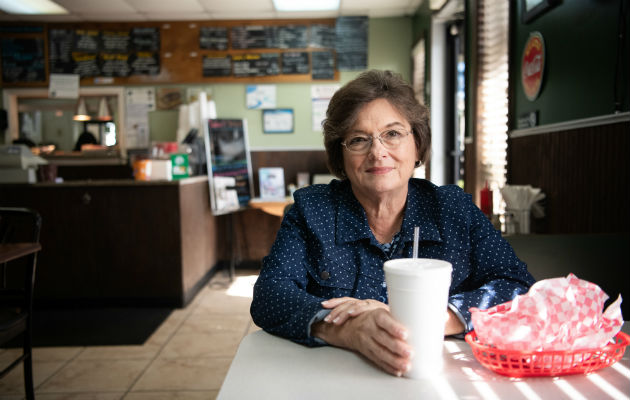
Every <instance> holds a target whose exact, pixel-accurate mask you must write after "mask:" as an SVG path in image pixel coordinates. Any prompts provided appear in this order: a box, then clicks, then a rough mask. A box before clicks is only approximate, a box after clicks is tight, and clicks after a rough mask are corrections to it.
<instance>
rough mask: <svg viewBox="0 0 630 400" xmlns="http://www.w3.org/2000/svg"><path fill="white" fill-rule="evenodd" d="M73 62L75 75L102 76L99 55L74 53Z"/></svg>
mask: <svg viewBox="0 0 630 400" xmlns="http://www.w3.org/2000/svg"><path fill="white" fill-rule="evenodd" d="M72 61H73V63H74V71H73V73H75V74H79V75H80V76H81V77H84V76H96V75H100V73H101V70H100V68H99V67H98V53H81V52H78V51H73V52H72Z"/></svg>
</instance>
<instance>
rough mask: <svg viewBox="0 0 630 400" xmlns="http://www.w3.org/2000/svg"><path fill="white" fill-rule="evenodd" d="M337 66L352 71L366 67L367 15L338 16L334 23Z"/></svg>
mask: <svg viewBox="0 0 630 400" xmlns="http://www.w3.org/2000/svg"><path fill="white" fill-rule="evenodd" d="M335 34H336V39H335V48H336V50H337V66H338V67H339V69H340V70H346V71H352V70H358V69H366V68H367V39H368V18H367V17H339V18H337V24H336V25H335Z"/></svg>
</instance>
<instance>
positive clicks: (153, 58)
mask: <svg viewBox="0 0 630 400" xmlns="http://www.w3.org/2000/svg"><path fill="white" fill-rule="evenodd" d="M129 65H130V67H131V73H132V74H134V75H157V74H159V73H160V54H159V53H156V52H152V51H138V52H135V53H133V54H131V55H130V56H129Z"/></svg>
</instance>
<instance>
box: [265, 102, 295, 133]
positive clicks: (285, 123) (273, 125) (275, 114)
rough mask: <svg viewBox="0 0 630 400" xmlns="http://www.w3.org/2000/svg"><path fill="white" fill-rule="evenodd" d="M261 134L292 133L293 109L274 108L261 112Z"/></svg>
mask: <svg viewBox="0 0 630 400" xmlns="http://www.w3.org/2000/svg"><path fill="white" fill-rule="evenodd" d="M263 132H265V133H292V132H293V109H292V108H275V109H271V110H263Z"/></svg>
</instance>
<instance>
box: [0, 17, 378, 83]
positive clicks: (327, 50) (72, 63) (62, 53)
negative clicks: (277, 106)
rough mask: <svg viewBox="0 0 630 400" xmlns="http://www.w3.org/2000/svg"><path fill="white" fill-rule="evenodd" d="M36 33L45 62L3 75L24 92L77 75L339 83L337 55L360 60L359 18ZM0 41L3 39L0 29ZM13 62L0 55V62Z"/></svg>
mask: <svg viewBox="0 0 630 400" xmlns="http://www.w3.org/2000/svg"><path fill="white" fill-rule="evenodd" d="M16 25H17V24H16ZM39 27H40V31H39V33H37V34H36V35H37V39H38V41H35V42H34V43H40V44H42V45H43V54H44V56H43V57H44V60H45V59H46V57H47V59H48V62H45V61H44V63H43V64H44V68H43V69H39V70H38V72H37V71H36V72H33V71H31V73H30V75H28V74H26V73H21V74H20V73H17V72H15V73H13V75H7V74H4V73H3V74H2V77H3V82H2V83H8V84H9V85H13V86H15V85H21V84H26V85H29V83H28V82H27V80H29V79H39V80H40V81H38V82H36V83H31V84H30V85H35V86H44V85H47V84H48V74H50V73H70V74H71V73H76V74H79V75H80V76H81V85H82V86H90V85H103V84H106V85H110V84H111V85H133V84H159V83H169V84H170V83H212V82H258V83H262V82H311V81H313V80H338V79H339V72H338V66H339V67H340V66H341V65H342V64H341V63H340V62H339V61H338V59H339V57H341V56H342V54H341V53H340V52H342V51H343V52H346V53H348V54H346V55H343V59H344V60H346V61H344V63H343V65H344V66H347V65H350V66H352V67H353V68H358V67H359V66H361V65H362V60H364V61H366V60H367V19H366V18H362V19H358V20H344V21H343V24H342V27H341V28H343V29H340V28H339V27H338V26H337V20H335V19H315V20H300V19H293V20H243V21H174V22H121V23H113V22H94V23H42V24H40V26H39ZM353 29H354V30H356V32H355V31H353ZM339 34H343V35H345V36H349V37H354V36H357V37H358V39H356V38H355V39H353V40H352V41H351V42H347V41H345V40H343V42H344V43H345V45H344V46H341V45H339V43H338V42H340V40H337V39H339V37H338V35H339ZM27 35H31V36H33V35H35V34H33V33H32V32H30V33H28V34H27ZM0 37H1V38H6V37H7V33H6V31H5V30H4V28H2V29H0ZM5 47H7V48H8V45H5ZM314 53H317V54H316V55H313V54H314ZM0 54H9V50H6V51H4V52H3V53H0ZM18 61H19V60H18V57H13V59H11V58H10V57H8V56H5V60H4V61H3V63H4V64H6V65H10V64H11V63H13V64H15V65H17V64H18ZM33 65H36V64H33ZM29 67H30V64H29ZM339 69H341V68H339ZM15 71H16V70H15ZM42 74H43V79H42Z"/></svg>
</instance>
